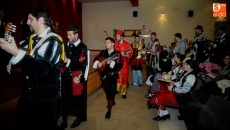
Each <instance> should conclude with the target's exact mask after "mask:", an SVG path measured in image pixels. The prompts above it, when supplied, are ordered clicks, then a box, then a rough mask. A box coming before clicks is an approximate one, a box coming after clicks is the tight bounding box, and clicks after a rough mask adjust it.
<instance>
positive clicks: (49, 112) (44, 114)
mask: <svg viewBox="0 0 230 130" xmlns="http://www.w3.org/2000/svg"><path fill="white" fill-rule="evenodd" d="M17 116H18V130H56V125H57V100H53V101H42V100H37V99H28V98H26V97H23V96H21V97H20V98H19V100H18V105H17Z"/></svg>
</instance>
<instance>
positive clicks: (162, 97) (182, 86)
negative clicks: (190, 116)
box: [149, 58, 196, 121]
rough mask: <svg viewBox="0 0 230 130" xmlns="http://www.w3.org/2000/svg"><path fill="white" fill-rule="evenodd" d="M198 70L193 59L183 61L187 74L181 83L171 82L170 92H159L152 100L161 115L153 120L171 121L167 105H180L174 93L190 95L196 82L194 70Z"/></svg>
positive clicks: (151, 103)
mask: <svg viewBox="0 0 230 130" xmlns="http://www.w3.org/2000/svg"><path fill="white" fill-rule="evenodd" d="M195 68H196V61H194V60H192V59H191V58H186V59H185V60H184V61H183V70H184V71H185V72H186V73H184V75H183V76H182V77H181V79H180V80H179V81H176V82H171V84H170V85H169V86H168V90H159V91H157V92H156V95H154V96H153V97H152V98H151V99H150V102H149V103H150V105H155V106H156V108H157V109H158V110H159V115H158V116H157V117H155V118H153V120H156V121H161V120H163V121H165V120H167V119H170V114H169V113H168V111H167V110H166V104H173V105H178V103H177V101H176V99H175V97H174V93H184V94H186V93H188V92H189V91H190V89H191V88H192V86H193V85H194V83H195V81H196V76H195V74H194V70H195Z"/></svg>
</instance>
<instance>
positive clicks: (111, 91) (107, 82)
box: [102, 73, 118, 100]
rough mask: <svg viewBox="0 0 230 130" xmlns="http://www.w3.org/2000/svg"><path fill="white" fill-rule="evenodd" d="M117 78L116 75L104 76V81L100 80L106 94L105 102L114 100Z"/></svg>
mask: <svg viewBox="0 0 230 130" xmlns="http://www.w3.org/2000/svg"><path fill="white" fill-rule="evenodd" d="M117 78H118V74H117V73H116V74H114V75H106V77H105V78H104V79H102V87H103V89H104V92H105V94H106V99H107V100H114V99H115V95H116V90H117Z"/></svg>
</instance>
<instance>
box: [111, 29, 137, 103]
mask: <svg viewBox="0 0 230 130" xmlns="http://www.w3.org/2000/svg"><path fill="white" fill-rule="evenodd" d="M114 48H115V49H116V50H117V51H119V52H121V54H122V56H123V60H124V64H123V66H122V69H121V70H120V71H119V72H118V73H119V78H118V81H117V91H118V94H120V95H122V98H123V99H125V98H126V94H127V85H128V77H129V58H131V57H132V55H133V49H132V47H131V45H130V44H129V43H128V42H127V41H126V40H125V39H124V33H123V31H122V30H116V41H115V45H114ZM127 49H128V50H129V51H127Z"/></svg>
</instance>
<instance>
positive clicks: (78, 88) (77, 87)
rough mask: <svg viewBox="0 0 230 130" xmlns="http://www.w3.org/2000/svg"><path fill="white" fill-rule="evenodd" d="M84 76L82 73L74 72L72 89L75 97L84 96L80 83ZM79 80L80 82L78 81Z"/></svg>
mask: <svg viewBox="0 0 230 130" xmlns="http://www.w3.org/2000/svg"><path fill="white" fill-rule="evenodd" d="M81 75H82V72H81V71H73V72H72V89H73V96H79V95H81V94H82V89H83V84H82V83H80V77H81ZM76 78H78V79H79V81H77V80H76Z"/></svg>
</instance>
